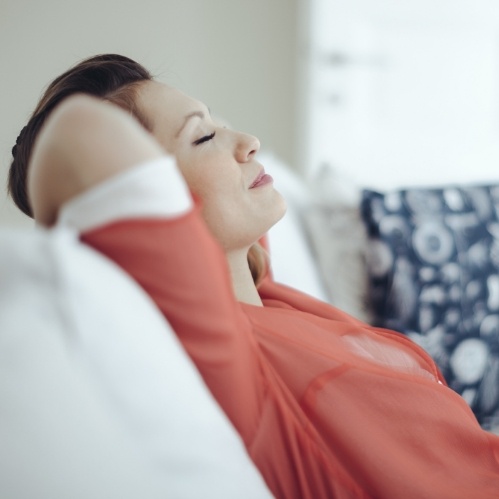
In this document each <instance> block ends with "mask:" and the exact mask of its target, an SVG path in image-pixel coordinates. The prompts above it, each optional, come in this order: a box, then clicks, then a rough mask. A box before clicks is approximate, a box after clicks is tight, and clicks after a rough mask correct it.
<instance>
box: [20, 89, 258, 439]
mask: <svg viewBox="0 0 499 499" xmlns="http://www.w3.org/2000/svg"><path fill="white" fill-rule="evenodd" d="M141 164H142V166H138V167H137V165H141ZM29 195H30V198H31V200H32V205H33V209H34V213H35V217H36V219H37V221H38V223H40V224H42V225H53V224H54V223H55V221H56V219H57V218H58V217H59V219H60V221H61V222H63V223H65V224H67V225H70V226H72V227H74V228H76V229H77V230H78V231H79V232H81V233H82V236H81V237H82V240H83V241H84V242H86V243H87V244H89V245H91V246H93V247H94V248H96V249H97V250H99V251H100V252H101V253H103V254H105V255H106V256H108V257H109V258H111V259H112V260H114V261H115V262H116V263H118V264H119V265H120V266H122V267H123V268H124V269H125V270H126V271H127V272H128V273H129V274H131V275H132V277H134V279H135V280H136V281H137V282H138V283H139V284H140V285H141V286H142V287H143V288H144V289H145V290H146V292H147V293H148V294H149V295H150V296H151V297H152V298H153V299H154V301H155V302H156V304H157V305H158V306H159V308H160V309H161V311H162V312H163V314H164V315H165V316H166V318H167V319H168V320H169V322H170V323H171V325H172V326H173V328H174V329H175V331H176V333H177V335H178V336H179V337H180V339H181V341H182V343H183V345H184V347H185V348H186V350H187V351H188V353H189V355H190V356H191V358H193V360H194V361H195V363H196V365H197V366H198V369H199V370H200V372H201V374H202V376H203V378H204V380H205V382H206V383H207V384H208V386H209V387H210V389H211V391H212V392H213V394H214V395H215V397H216V398H217V400H218V402H219V403H220V404H221V406H222V407H223V408H224V410H225V412H226V413H227V415H228V416H229V418H230V419H231V420H232V422H233V423H234V425H235V426H236V427H237V429H238V431H239V433H240V434H241V436H242V437H243V439H244V440H245V442H246V444H248V443H249V442H250V441H251V439H252V438H253V436H254V432H255V431H256V429H257V426H258V420H259V414H260V410H261V406H262V403H263V398H264V393H265V384H264V382H263V378H262V376H261V375H260V368H259V361H258V358H259V355H258V349H257V347H256V344H255V342H254V339H253V337H252V335H251V334H250V332H251V328H250V325H249V323H248V322H247V319H246V317H245V316H244V314H243V313H242V312H241V310H240V307H239V306H238V304H237V302H236V301H235V298H234V296H233V292H232V286H231V284H230V281H229V276H228V271H227V268H226V260H225V257H224V255H223V253H222V251H221V249H220V248H219V247H218V245H217V244H216V242H215V241H214V240H213V238H212V237H211V235H210V234H209V233H208V230H207V228H206V227H205V224H204V223H203V221H202V220H201V217H200V216H199V214H198V213H197V210H196V209H195V208H194V209H193V203H192V200H191V198H190V196H189V194H188V190H187V188H186V186H185V184H184V182H183V179H182V177H181V175H180V174H179V172H178V171H177V170H176V168H175V166H174V164H173V161H172V160H171V159H167V158H165V156H164V151H163V150H162V149H161V147H160V146H159V145H158V144H157V143H156V142H155V140H154V139H153V138H152V136H150V135H149V134H148V133H147V132H146V131H145V130H144V129H143V128H142V127H141V126H140V125H139V124H138V123H136V122H135V120H133V119H132V118H131V117H129V116H128V115H127V114H126V113H124V112H123V111H121V110H120V109H118V108H116V107H114V106H112V105H109V104H105V103H102V102H101V101H98V100H95V99H93V98H90V97H86V96H78V97H73V98H70V99H68V100H67V101H65V102H64V103H63V104H62V105H61V106H60V108H58V109H57V110H56V111H55V112H54V114H53V115H52V116H51V117H50V119H49V121H48V123H47V125H46V126H45V127H44V129H43V130H42V133H41V136H40V138H39V140H38V142H37V144H36V146H35V150H34V154H33V159H32V163H31V165H30V174H29ZM138 217H139V218H138ZM178 381H179V383H181V380H178ZM193 407H195V405H194V404H193Z"/></svg>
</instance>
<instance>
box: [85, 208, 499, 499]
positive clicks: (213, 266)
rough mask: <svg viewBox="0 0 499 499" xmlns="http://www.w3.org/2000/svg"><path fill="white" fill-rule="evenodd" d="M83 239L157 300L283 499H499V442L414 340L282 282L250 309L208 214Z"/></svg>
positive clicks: (121, 226)
mask: <svg viewBox="0 0 499 499" xmlns="http://www.w3.org/2000/svg"><path fill="white" fill-rule="evenodd" d="M82 240H83V241H85V242H86V243H88V244H90V245H91V246H93V247H94V248H96V249H97V250H99V251H100V252H102V253H104V254H105V255H107V256H108V257H109V258H111V259H113V260H114V261H116V262H117V263H118V264H119V265H121V266H122V267H123V268H124V269H125V270H126V271H127V272H129V273H130V274H131V275H132V276H133V277H134V278H135V279H136V280H137V281H138V282H139V283H140V284H141V285H142V287H143V288H144V289H145V290H146V291H147V292H148V293H149V295H150V296H151V297H152V298H153V300H154V301H155V302H156V304H157V305H158V307H159V308H160V309H161V310H162V312H163V313H164V315H165V316H166V317H167V318H168V320H169V321H170V323H171V324H172V326H173V328H174V329H175V331H176V332H177V334H178V336H179V338H180V340H181V341H182V343H183V345H184V347H185V348H186V350H187V352H188V353H189V355H190V356H191V357H192V359H193V360H194V362H195V363H196V365H197V367H198V369H199V371H200V372H201V374H202V376H203V378H204V379H205V381H206V383H207V385H208V386H209V388H210V390H211V391H212V393H213V394H214V396H215V398H216V399H217V400H218V402H219V404H220V405H221V406H222V407H223V409H224V410H225V412H226V413H227V415H228V416H229V418H230V419H231V421H232V422H233V424H234V426H235V427H236V428H237V430H238V431H239V433H240V435H241V436H242V438H243V440H244V443H245V445H246V447H247V450H248V453H249V454H250V456H251V457H252V459H253V460H254V462H255V463H256V465H257V466H258V468H259V469H260V472H261V473H262V475H263V477H264V478H265V480H266V482H267V484H268V486H269V488H270V489H271V491H272V492H273V493H274V495H275V496H276V497H278V498H287V499H289V498H313V499H320V498H332V497H337V498H362V497H365V498H367V497H369V498H394V499H400V498H423V497H424V498H435V499H436V498H438V499H442V498H453V499H454V498H466V499H469V498H470V497H480V498H484V499H485V498H496V497H499V438H498V437H496V436H494V435H492V434H489V433H486V432H484V431H483V430H482V429H481V428H480V427H479V425H478V423H477V422H476V420H475V418H474V416H473V414H472V412H471V411H470V410H469V408H468V406H467V405H466V403H465V402H464V401H463V400H462V399H461V398H460V397H459V396H458V395H457V394H455V393H454V392H453V391H451V390H450V389H449V388H447V387H446V386H445V384H444V382H443V380H442V379H441V376H440V374H439V372H438V370H437V368H436V367H435V364H434V363H433V362H432V360H431V359H430V358H429V357H428V356H427V355H426V354H425V353H424V352H423V351H422V350H421V349H419V348H418V347H417V346H415V345H414V344H413V343H411V342H410V341H409V340H408V339H406V338H405V337H403V336H401V335H398V334H396V333H393V332H389V331H384V330H377V329H375V328H372V327H369V326H367V325H365V324H363V323H361V322H360V321H358V320H356V319H353V318H352V317H349V316H348V315H346V314H344V313H342V312H340V311H338V310H336V309H335V308H333V307H331V306H329V305H327V304H325V303H322V302H319V301H317V300H314V299H313V298H310V297H308V296H306V295H304V294H303V293H300V292H298V291H294V290H291V289H289V288H285V287H284V286H280V285H277V284H275V283H273V282H271V281H270V280H267V281H266V282H265V283H264V284H263V285H262V286H261V287H260V289H259V291H260V294H261V296H262V299H263V301H264V305H265V306H264V307H254V306H251V305H245V304H240V303H238V302H236V301H235V298H234V297H233V293H232V288H231V283H230V281H229V275H228V271H227V268H226V262H225V257H224V255H223V254H222V252H221V250H220V249H219V247H218V246H217V244H216V243H215V242H214V241H213V240H212V238H211V236H210V235H209V234H208V231H207V229H206V228H205V226H204V223H203V222H202V220H201V219H200V217H199V215H198V213H197V212H195V211H194V212H192V213H190V214H188V215H186V216H183V217H181V218H177V219H173V220H135V221H131V220H130V221H122V222H117V223H113V224H110V225H107V226H105V227H102V228H99V229H95V230H91V231H89V232H87V233H85V234H83V236H82ZM194 407H195V402H194V403H193V408H194Z"/></svg>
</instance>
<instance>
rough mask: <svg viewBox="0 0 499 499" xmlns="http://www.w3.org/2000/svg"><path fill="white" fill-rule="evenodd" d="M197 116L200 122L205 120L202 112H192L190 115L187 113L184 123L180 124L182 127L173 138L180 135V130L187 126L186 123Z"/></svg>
mask: <svg viewBox="0 0 499 499" xmlns="http://www.w3.org/2000/svg"><path fill="white" fill-rule="evenodd" d="M195 116H197V117H198V118H201V119H202V120H203V119H204V118H205V114H204V113H203V111H193V112H192V113H189V114H188V115H187V116H186V117H185V118H184V122H183V123H182V126H181V127H180V129H179V130H178V132H177V133H176V134H175V138H177V137H178V136H179V135H180V134H181V133H182V130H183V129H184V128H185V125H187V122H188V121H189V120H190V119H191V118H194V117H195Z"/></svg>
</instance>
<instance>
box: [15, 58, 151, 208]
mask: <svg viewBox="0 0 499 499" xmlns="http://www.w3.org/2000/svg"><path fill="white" fill-rule="evenodd" d="M147 80H152V76H151V74H150V73H149V71H147V69H145V68H144V67H143V66H141V65H140V64H139V63H137V62H135V61H133V60H132V59H129V58H128V57H124V56H122V55H116V54H105V55H97V56H94V57H91V58H89V59H85V60H84V61H82V62H80V63H79V64H77V65H76V66H73V67H72V68H70V69H69V70H68V71H66V72H65V73H63V74H62V75H60V76H59V77H57V78H56V79H55V80H54V81H53V82H52V83H51V84H50V85H49V86H48V87H47V90H46V91H45V93H44V94H43V96H42V98H41V99H40V102H39V103H38V105H37V106H36V109H35V111H34V112H33V114H32V115H31V118H30V119H29V121H28V124H27V125H26V126H25V127H24V128H23V129H22V131H21V133H20V134H19V136H18V138H17V141H16V144H15V145H14V147H13V148H12V156H13V160H12V163H11V165H10V170H9V180H8V190H9V193H10V195H11V196H12V199H13V200H14V203H15V204H16V205H17V207H18V208H19V209H20V210H21V211H22V212H23V213H25V214H26V215H28V216H29V217H33V212H32V209H31V206H30V202H29V199H28V194H27V175H28V164H29V160H30V157H31V152H32V150H33V145H34V143H35V140H36V138H37V136H38V133H39V131H40V129H41V127H42V125H43V123H44V122H45V120H46V119H47V117H48V116H49V115H50V113H51V112H52V111H53V109H54V108H55V107H56V106H57V104H59V103H60V102H61V101H62V100H63V99H65V98H66V97H68V96H70V95H73V94H77V93H82V94H88V95H93V96H95V97H100V98H102V99H106V100H109V101H111V102H114V103H115V104H117V105H118V106H120V107H122V108H124V109H125V110H127V111H129V112H130V113H131V114H133V115H134V116H135V117H136V118H137V119H138V120H139V121H140V122H141V123H142V124H143V125H144V126H145V127H146V128H148V129H149V126H148V124H147V121H146V119H145V117H144V116H143V115H142V114H141V113H140V111H139V109H138V108H137V106H136V104H135V90H136V85H137V83H140V82H142V81H147Z"/></svg>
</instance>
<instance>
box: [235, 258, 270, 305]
mask: <svg viewBox="0 0 499 499" xmlns="http://www.w3.org/2000/svg"><path fill="white" fill-rule="evenodd" d="M227 261H228V263H229V270H230V274H231V277H232V287H233V289H234V294H235V295H236V298H237V300H238V301H240V302H243V303H248V304H249V305H257V306H260V307H262V306H263V304H262V300H261V299H260V295H259V294H258V291H257V289H256V286H255V283H254V281H253V276H252V275H251V270H250V268H249V265H248V250H247V249H246V250H237V251H231V252H230V253H227Z"/></svg>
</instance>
